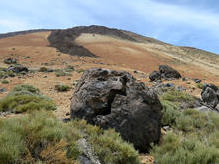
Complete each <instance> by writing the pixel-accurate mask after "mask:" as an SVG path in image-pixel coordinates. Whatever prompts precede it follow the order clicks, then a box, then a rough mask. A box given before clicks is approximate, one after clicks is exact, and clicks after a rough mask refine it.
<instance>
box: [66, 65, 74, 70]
mask: <svg viewBox="0 0 219 164" xmlns="http://www.w3.org/2000/svg"><path fill="white" fill-rule="evenodd" d="M74 70H75V68H74V66H71V65H68V66H67V67H66V68H65V71H66V72H73V71H74Z"/></svg>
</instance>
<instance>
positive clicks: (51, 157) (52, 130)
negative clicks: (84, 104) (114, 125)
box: [0, 111, 140, 164]
mask: <svg viewBox="0 0 219 164" xmlns="http://www.w3.org/2000/svg"><path fill="white" fill-rule="evenodd" d="M0 131H1V133H0V146H1V149H0V161H1V162H2V163H78V161H77V160H78V157H79V156H80V155H82V154H83V153H82V152H83V150H81V149H80V141H81V139H85V140H86V141H87V142H88V144H89V145H90V146H91V148H92V150H93V151H94V152H95V155H97V157H98V158H99V160H100V161H101V163H113V164H121V163H127V164H139V163H140V162H139V159H138V153H137V152H136V151H135V150H134V148H133V146H132V145H129V144H128V143H127V142H125V141H123V140H122V139H121V137H120V136H119V134H118V133H116V132H115V131H113V130H107V131H104V130H102V129H100V128H98V127H96V126H92V125H88V124H87V123H86V122H85V121H83V120H81V121H80V120H73V121H70V122H68V123H63V122H62V121H60V120H57V119H56V118H55V117H54V116H53V115H52V113H50V112H45V111H38V112H32V113H30V114H27V115H25V116H22V117H19V118H10V119H2V120H1V119H0Z"/></svg>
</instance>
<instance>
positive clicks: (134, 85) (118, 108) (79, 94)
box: [70, 68, 162, 152]
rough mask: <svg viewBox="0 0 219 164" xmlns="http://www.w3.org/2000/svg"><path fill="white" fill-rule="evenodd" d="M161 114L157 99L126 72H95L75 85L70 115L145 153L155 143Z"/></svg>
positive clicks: (90, 70)
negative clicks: (113, 132) (113, 133)
mask: <svg viewBox="0 0 219 164" xmlns="http://www.w3.org/2000/svg"><path fill="white" fill-rule="evenodd" d="M161 110H162V105H161V103H160V101H159V99H158V96H157V95H156V94H155V93H154V92H153V91H152V90H151V89H149V88H148V87H146V86H145V85H144V84H143V83H138V82H137V81H136V79H134V78H133V76H132V75H131V74H129V73H128V72H125V71H113V70H108V69H98V68H95V69H89V70H87V71H85V72H84V73H83V75H82V77H81V79H80V81H79V82H78V83H77V85H76V88H75V92H74V94H73V97H72V100H71V109H70V114H71V118H72V119H74V118H81V119H85V120H87V122H88V123H90V124H94V125H98V126H100V127H101V128H103V129H107V128H114V129H115V130H116V131H117V132H120V134H121V136H122V137H123V139H125V140H126V141H129V142H131V143H133V144H134V146H135V148H136V149H138V150H140V151H143V152H145V151H148V150H149V148H150V144H151V143H152V142H155V143H156V142H158V141H159V138H160V129H161V123H160V121H161Z"/></svg>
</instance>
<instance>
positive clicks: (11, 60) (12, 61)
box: [4, 58, 17, 64]
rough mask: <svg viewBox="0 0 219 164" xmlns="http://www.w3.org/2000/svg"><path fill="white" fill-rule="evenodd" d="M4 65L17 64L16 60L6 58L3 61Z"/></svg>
mask: <svg viewBox="0 0 219 164" xmlns="http://www.w3.org/2000/svg"><path fill="white" fill-rule="evenodd" d="M4 63H5V64H17V59H14V58H7V59H5V60H4Z"/></svg>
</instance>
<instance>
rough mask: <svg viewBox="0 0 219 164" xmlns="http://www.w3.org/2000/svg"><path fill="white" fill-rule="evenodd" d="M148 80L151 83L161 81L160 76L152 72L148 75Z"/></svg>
mask: <svg viewBox="0 0 219 164" xmlns="http://www.w3.org/2000/svg"><path fill="white" fill-rule="evenodd" d="M149 79H150V80H151V81H157V80H161V74H160V72H158V71H153V72H152V73H151V74H150V75H149Z"/></svg>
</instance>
